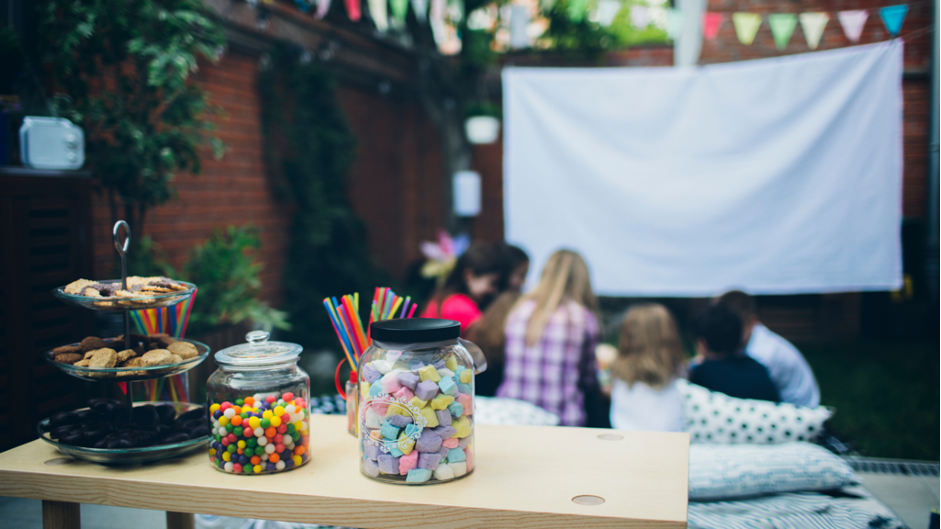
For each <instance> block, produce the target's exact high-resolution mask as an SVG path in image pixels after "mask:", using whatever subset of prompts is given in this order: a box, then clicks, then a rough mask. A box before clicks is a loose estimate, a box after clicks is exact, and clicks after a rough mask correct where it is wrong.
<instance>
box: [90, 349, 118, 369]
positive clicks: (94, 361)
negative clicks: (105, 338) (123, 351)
mask: <svg viewBox="0 0 941 529" xmlns="http://www.w3.org/2000/svg"><path fill="white" fill-rule="evenodd" d="M86 360H88V367H114V366H115V365H117V363H118V353H117V352H115V350H114V349H107V348H105V349H98V350H97V351H92V355H91V357H89V358H87V359H86Z"/></svg>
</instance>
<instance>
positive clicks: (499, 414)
mask: <svg viewBox="0 0 941 529" xmlns="http://www.w3.org/2000/svg"><path fill="white" fill-rule="evenodd" d="M474 418H475V420H476V423H477V424H517V425H523V426H558V425H559V416H558V415H556V414H554V413H550V412H548V411H546V410H544V409H542V408H540V407H539V406H536V405H535V404H530V403H529V402H526V401H524V400H517V399H506V398H495V397H476V398H475V399H474Z"/></svg>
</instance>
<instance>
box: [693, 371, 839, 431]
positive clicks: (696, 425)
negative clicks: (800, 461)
mask: <svg viewBox="0 0 941 529" xmlns="http://www.w3.org/2000/svg"><path fill="white" fill-rule="evenodd" d="M677 387H678V388H679V391H680V394H681V395H682V396H683V401H684V402H683V420H684V428H683V429H684V431H686V432H689V440H690V442H691V443H704V444H778V443H788V442H793V441H810V440H812V439H813V438H815V437H816V436H817V435H818V434H819V433H820V430H821V428H822V426H823V423H824V422H825V421H826V420H827V419H829V418H830V416H831V415H833V409H832V408H828V407H824V406H820V407H817V408H804V407H800V406H795V405H793V404H788V403H774V402H769V401H766V400H751V399H737V398H734V397H729V396H728V395H725V394H723V393H718V392H715V391H709V390H708V389H706V388H704V387H702V386H697V385H696V384H691V383H689V382H688V381H686V380H678V381H677Z"/></svg>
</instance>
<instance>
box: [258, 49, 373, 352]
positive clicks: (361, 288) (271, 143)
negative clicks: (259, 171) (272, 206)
mask: <svg viewBox="0 0 941 529" xmlns="http://www.w3.org/2000/svg"><path fill="white" fill-rule="evenodd" d="M270 64H271V66H270V67H269V68H268V69H267V70H265V71H263V72H262V73H261V74H260V78H259V83H258V84H259V87H260V90H261V96H262V127H263V132H264V133H263V134H262V136H263V137H264V138H265V155H266V157H267V161H268V163H267V167H268V168H269V172H270V177H271V180H272V182H273V185H274V186H275V188H276V189H277V190H278V191H279V195H280V196H282V197H284V198H285V199H287V200H290V202H291V203H292V206H293V211H294V218H293V221H292V225H291V242H290V246H289V250H288V260H287V264H286V265H285V269H284V276H283V277H284V291H285V298H286V299H285V308H286V310H287V311H288V313H289V314H290V317H291V321H292V323H293V326H294V330H293V331H292V333H291V335H290V337H291V339H292V340H294V341H297V342H299V343H301V344H303V345H305V346H306V347H332V348H335V347H336V345H337V344H336V337H335V336H333V330H332V328H331V326H330V321H329V319H328V318H327V315H326V311H325V309H324V307H323V304H322V300H323V299H324V298H325V297H327V296H339V295H342V294H348V293H351V292H357V291H358V292H360V295H361V297H362V296H365V298H366V299H369V296H370V295H371V293H372V289H373V288H374V287H375V286H376V285H379V284H386V283H387V279H388V278H387V277H385V276H384V275H383V274H381V273H380V272H379V271H378V270H377V269H376V267H375V266H374V265H373V262H372V259H371V257H370V255H369V250H368V248H367V246H366V231H365V227H364V226H363V223H362V221H361V220H360V219H359V218H358V217H357V216H356V214H355V213H354V212H353V209H352V207H351V205H350V203H349V199H348V198H347V194H346V175H347V172H348V171H349V169H350V166H351V165H352V164H353V161H354V159H355V154H356V140H355V137H354V136H353V133H352V132H351V131H350V127H349V124H348V123H347V121H346V117H345V116H344V114H343V111H342V110H341V109H340V107H339V105H338V104H337V101H336V95H335V92H334V81H333V78H332V77H331V76H330V75H329V74H328V73H327V72H325V71H324V70H323V69H322V68H321V67H320V66H318V65H317V64H316V63H307V64H301V63H300V62H299V61H298V60H297V58H296V55H295V54H293V53H291V52H290V51H289V50H285V49H278V50H276V51H275V52H273V53H272V57H271V63H270ZM365 305H366V304H365V303H361V306H365Z"/></svg>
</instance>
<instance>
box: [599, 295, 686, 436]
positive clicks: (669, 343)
mask: <svg viewBox="0 0 941 529" xmlns="http://www.w3.org/2000/svg"><path fill="white" fill-rule="evenodd" d="M684 363H685V355H684V353H683V344H682V341H681V339H680V333H679V331H678V330H677V326H676V321H675V320H674V319H673V316H672V315H671V314H670V311H669V310H667V308H666V307H664V306H663V305H659V304H656V303H645V304H643V305H637V306H634V307H632V308H631V309H630V310H628V311H627V313H626V314H625V315H624V319H623V320H622V322H621V335H620V338H619V340H618V356H617V358H616V359H615V360H614V363H613V364H612V366H611V377H612V378H613V379H614V384H613V387H612V390H611V426H612V427H614V428H617V429H619V430H644V431H661V432H678V431H681V430H682V427H683V401H682V398H681V397H680V393H679V390H677V388H676V379H677V378H681V377H684V376H685V368H684Z"/></svg>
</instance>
